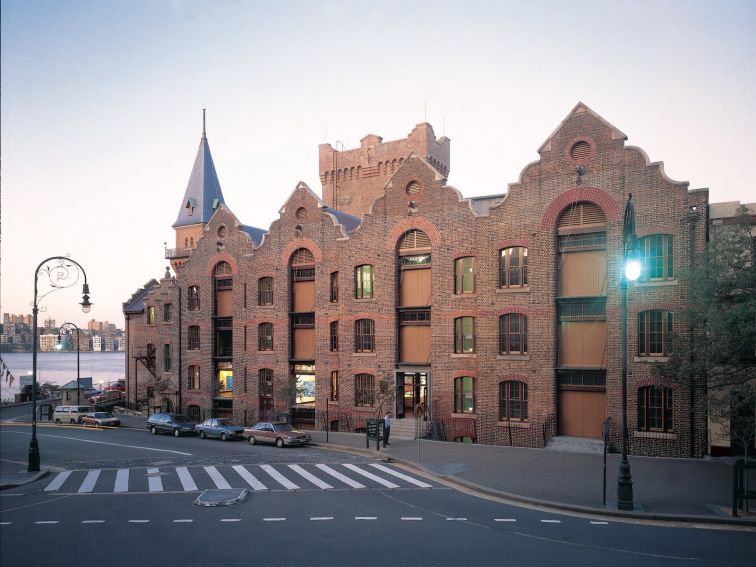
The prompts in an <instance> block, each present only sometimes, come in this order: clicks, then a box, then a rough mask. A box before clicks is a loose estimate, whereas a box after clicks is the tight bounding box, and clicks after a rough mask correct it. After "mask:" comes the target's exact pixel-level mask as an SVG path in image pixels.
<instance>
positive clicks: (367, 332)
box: [354, 319, 375, 352]
mask: <svg viewBox="0 0 756 567" xmlns="http://www.w3.org/2000/svg"><path fill="white" fill-rule="evenodd" d="M374 351H375V322H374V321H373V320H372V319H357V321H355V322H354V352H374Z"/></svg>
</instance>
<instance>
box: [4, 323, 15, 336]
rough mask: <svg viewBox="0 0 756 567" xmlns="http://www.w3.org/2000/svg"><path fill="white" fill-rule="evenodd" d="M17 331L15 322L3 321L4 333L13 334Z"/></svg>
mask: <svg viewBox="0 0 756 567" xmlns="http://www.w3.org/2000/svg"><path fill="white" fill-rule="evenodd" d="M15 332H16V325H15V324H14V323H3V334H4V335H13V334H15Z"/></svg>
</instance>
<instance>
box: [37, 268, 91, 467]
mask: <svg viewBox="0 0 756 567" xmlns="http://www.w3.org/2000/svg"><path fill="white" fill-rule="evenodd" d="M79 275H83V276H84V285H83V286H82V289H81V303H79V305H81V310H82V311H83V312H84V313H89V310H90V309H91V308H92V303H90V301H89V284H88V283H87V273H86V272H85V271H84V268H82V267H81V265H80V264H79V263H78V262H76V261H74V260H71V258H68V257H66V256H51V257H50V258H47V259H46V260H43V261H42V262H40V264H39V265H38V266H37V269H36V270H34V302H33V303H32V436H31V441H30V442H29V468H28V471H29V472H37V471H39V443H38V442H37V349H38V348H39V329H38V328H37V315H38V313H39V302H40V301H42V299H44V298H45V297H47V296H48V295H50V294H51V293H52V292H54V291H57V290H59V289H65V288H68V287H71V286H73V285H75V284H76V283H77V282H78V281H79ZM40 276H47V279H48V285H49V286H50V289H49V290H48V291H46V292H45V293H43V294H42V295H39V293H38V288H37V284H38V282H39V278H40Z"/></svg>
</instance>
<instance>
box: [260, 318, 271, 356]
mask: <svg viewBox="0 0 756 567" xmlns="http://www.w3.org/2000/svg"><path fill="white" fill-rule="evenodd" d="M257 350H273V323H260V324H259V325H258V326H257Z"/></svg>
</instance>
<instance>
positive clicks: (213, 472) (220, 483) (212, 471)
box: [203, 467, 231, 490]
mask: <svg viewBox="0 0 756 567" xmlns="http://www.w3.org/2000/svg"><path fill="white" fill-rule="evenodd" d="M203 468H204V469H205V472H206V473H207V474H208V475H209V476H210V478H211V479H213V482H214V483H215V486H216V487H217V488H220V489H226V490H228V489H230V488H231V485H230V484H229V483H228V482H227V481H226V479H225V478H223V475H222V474H221V473H219V472H218V469H216V468H215V467H203Z"/></svg>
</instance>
